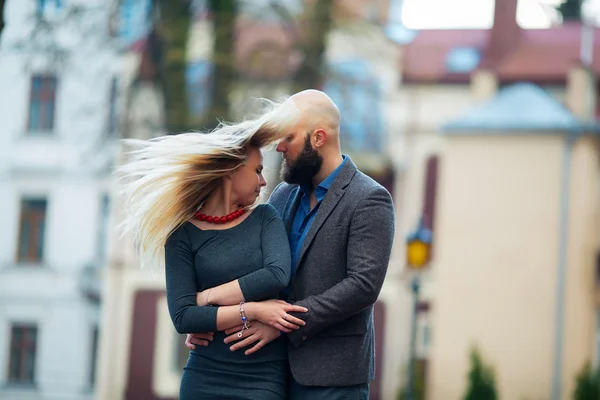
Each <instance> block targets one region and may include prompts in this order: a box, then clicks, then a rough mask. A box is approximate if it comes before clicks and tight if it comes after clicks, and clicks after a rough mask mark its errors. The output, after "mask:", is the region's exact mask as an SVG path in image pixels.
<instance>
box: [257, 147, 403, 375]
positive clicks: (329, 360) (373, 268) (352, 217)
mask: <svg viewBox="0 0 600 400" xmlns="http://www.w3.org/2000/svg"><path fill="white" fill-rule="evenodd" d="M300 198H301V191H300V188H299V186H298V185H290V184H287V183H281V184H279V185H278V186H277V187H276V188H275V190H274V191H273V193H272V195H271V197H270V199H269V203H271V204H272V205H273V206H274V207H275V208H276V209H277V210H278V211H279V212H280V214H281V216H282V218H283V220H284V222H285V224H286V228H287V231H288V233H289V231H290V228H291V226H292V221H293V219H294V215H295V212H296V208H297V207H298V204H299V201H300ZM393 238H394V206H393V202H392V198H391V196H390V194H389V193H388V191H387V190H385V189H384V188H383V187H382V186H381V185H379V184H378V183H377V182H375V181H374V180H373V179H371V178H369V177H368V176H366V175H365V174H363V173H362V172H360V171H358V169H357V168H356V166H355V165H354V163H353V162H352V160H350V159H348V161H347V162H346V165H345V166H344V167H343V168H342V170H341V171H340V174H339V175H338V176H337V177H336V179H335V180H334V182H333V184H332V185H331V188H330V189H329V191H328V192H327V195H326V196H325V198H324V199H323V201H322V203H321V205H320V206H319V211H318V212H317V215H316V216H315V219H314V220H313V222H312V225H311V227H310V230H309V232H308V234H307V236H306V239H305V241H304V243H303V246H302V249H301V252H300V257H299V259H298V264H297V265H296V272H295V276H294V278H293V281H292V285H291V288H290V295H289V301H290V303H295V304H299V305H302V306H304V307H306V308H308V310H309V311H308V313H301V314H296V316H298V317H299V318H302V319H303V320H305V321H306V326H304V327H301V328H300V329H298V330H296V331H294V332H292V333H289V334H288V339H289V342H290V344H289V345H288V353H289V362H290V367H291V370H292V374H293V376H294V378H295V379H296V381H297V382H298V383H300V384H302V385H307V386H350V385H358V384H361V383H367V382H369V381H370V380H372V379H374V377H375V334H374V326H373V305H374V304H375V301H376V300H377V297H378V296H379V292H380V290H381V286H382V285H383V280H384V278H385V275H386V272H387V268H388V263H389V260H390V253H391V249H392V241H393Z"/></svg>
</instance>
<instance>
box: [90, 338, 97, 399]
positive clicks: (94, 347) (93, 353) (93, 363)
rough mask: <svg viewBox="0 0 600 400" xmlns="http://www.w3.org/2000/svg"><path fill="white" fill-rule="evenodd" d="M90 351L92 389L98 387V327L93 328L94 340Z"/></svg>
mask: <svg viewBox="0 0 600 400" xmlns="http://www.w3.org/2000/svg"><path fill="white" fill-rule="evenodd" d="M91 343H92V345H91V349H90V377H89V379H90V387H91V388H93V387H95V386H96V360H97V358H98V327H97V326H94V327H93V328H92V340H91Z"/></svg>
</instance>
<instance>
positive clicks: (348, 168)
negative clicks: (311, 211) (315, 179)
mask: <svg viewBox="0 0 600 400" xmlns="http://www.w3.org/2000/svg"><path fill="white" fill-rule="evenodd" d="M355 173H356V166H355V165H354V163H353V162H352V160H351V159H350V157H348V160H347V162H346V165H344V167H343V168H342V170H341V171H340V174H339V175H338V176H337V178H336V179H335V180H334V181H333V184H332V185H331V188H329V190H328V192H327V194H326V195H325V198H324V199H323V201H322V202H321V205H319V210H318V211H317V215H315V219H314V220H313V222H312V224H311V225H310V229H309V231H308V234H307V235H306V238H305V239H304V243H302V248H301V249H300V255H299V257H298V262H297V264H296V270H298V268H299V267H300V264H301V262H302V258H303V257H304V254H305V253H306V250H308V247H309V246H310V244H311V243H312V241H313V240H314V238H315V236H316V235H317V232H319V229H321V227H322V226H323V224H324V223H325V221H326V220H327V217H329V215H330V214H331V213H332V212H333V210H334V209H335V207H336V206H337V205H338V203H339V202H340V200H341V198H342V196H343V195H344V192H345V189H346V186H348V184H349V183H350V180H351V179H352V177H353V176H354V174H355ZM298 191H299V190H298ZM298 199H299V196H298ZM292 219H293V218H292ZM290 226H291V225H290Z"/></svg>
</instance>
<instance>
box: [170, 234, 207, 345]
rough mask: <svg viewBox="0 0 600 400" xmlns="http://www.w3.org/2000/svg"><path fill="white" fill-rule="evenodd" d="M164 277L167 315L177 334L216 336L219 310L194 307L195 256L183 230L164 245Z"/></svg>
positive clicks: (173, 235)
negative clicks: (212, 333)
mask: <svg viewBox="0 0 600 400" xmlns="http://www.w3.org/2000/svg"><path fill="white" fill-rule="evenodd" d="M165 274H166V284H167V304H168V306H169V314H170V316H171V320H172V321H173V325H175V329H176V330H177V332H178V333H202V332H216V331H217V310H218V307H212V306H198V305H196V292H197V290H196V270H195V268H194V256H193V252H192V249H191V244H190V240H189V237H188V235H187V232H186V231H185V229H184V228H183V227H180V228H179V229H177V230H176V231H175V232H173V234H172V235H171V236H170V237H169V239H168V240H167V243H166V244H165Z"/></svg>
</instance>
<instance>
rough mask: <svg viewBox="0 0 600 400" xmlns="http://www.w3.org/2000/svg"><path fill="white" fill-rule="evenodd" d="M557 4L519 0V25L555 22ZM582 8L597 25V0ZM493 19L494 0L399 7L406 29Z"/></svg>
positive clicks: (421, 1) (424, 1) (441, 0)
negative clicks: (401, 8)
mask: <svg viewBox="0 0 600 400" xmlns="http://www.w3.org/2000/svg"><path fill="white" fill-rule="evenodd" d="M557 3H561V0H519V6H518V10H517V21H518V23H519V25H520V26H521V27H523V28H525V29H541V28H547V27H549V26H550V25H551V24H552V22H553V21H555V22H558V19H557V17H558V15H557V14H556V12H555V10H554V9H553V7H554V6H555V5H556V4H557ZM584 7H585V8H584V10H585V11H586V15H588V16H589V18H590V21H591V22H593V23H594V24H596V25H600V0H587V1H586V3H585V5H584ZM432 10H435V11H434V12H432ZM465 10H468V12H465ZM493 19H494V0H452V1H450V0H404V5H403V10H402V22H403V23H404V24H405V25H406V27H407V28H409V29H417V30H420V29H453V28H456V29H459V28H463V29H467V28H472V29H476V28H478V29H484V28H490V27H491V26H492V22H493Z"/></svg>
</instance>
